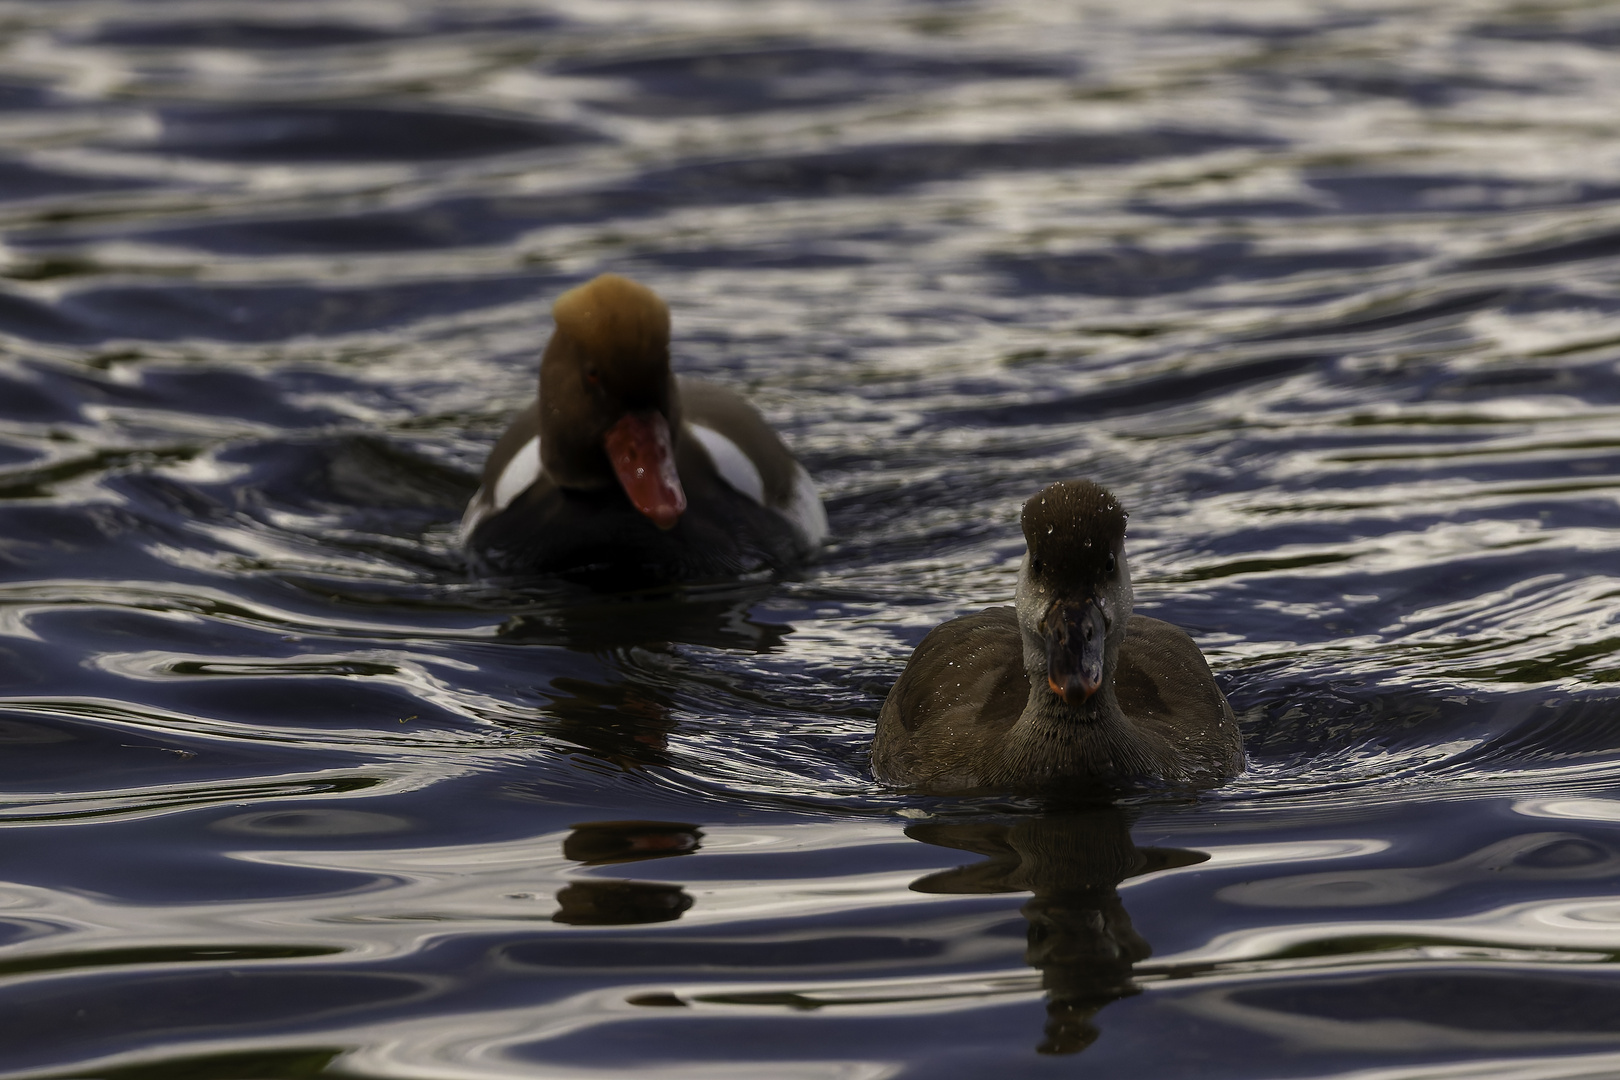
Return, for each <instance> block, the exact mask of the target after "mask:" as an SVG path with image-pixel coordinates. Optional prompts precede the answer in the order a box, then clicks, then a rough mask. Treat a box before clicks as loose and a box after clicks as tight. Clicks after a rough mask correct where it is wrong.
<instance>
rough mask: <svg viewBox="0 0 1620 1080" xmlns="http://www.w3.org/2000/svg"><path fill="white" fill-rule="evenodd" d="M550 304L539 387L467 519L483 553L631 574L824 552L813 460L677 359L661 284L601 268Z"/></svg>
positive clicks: (648, 576)
mask: <svg viewBox="0 0 1620 1080" xmlns="http://www.w3.org/2000/svg"><path fill="white" fill-rule="evenodd" d="M552 314H553V316H554V317H555V320H556V329H555V330H554V332H553V333H552V335H551V341H550V342H549V343H548V344H547V345H546V350H545V353H544V355H543V356H542V357H541V359H540V393H539V397H538V398H537V399H536V400H535V401H533V402H531V403H530V404H529V406H528V407H527V408H525V409H524V410H523V411H522V412H521V413H519V414H518V416H517V418H516V419H515V420H514V421H513V422H512V425H511V426H510V427H509V428H507V429H506V433H505V434H503V435H502V436H501V437H500V439H499V440H498V441H497V442H496V444H495V448H494V449H493V450H492V451H491V452H490V455H489V459H488V461H487V462H486V463H485V465H484V475H483V482H482V485H481V486H480V487H479V489H478V491H477V493H476V494H474V496H473V498H472V501H471V503H470V504H469V505H468V506H467V513H466V516H465V517H464V518H463V520H462V537H463V542H464V544H465V546H466V547H467V549H468V552H469V554H470V555H471V557H472V561H473V564H474V566H475V567H476V568H478V569H479V570H481V571H483V572H485V573H497V574H532V573H540V574H544V573H570V572H582V573H590V574H592V575H593V576H595V577H598V578H604V577H605V578H606V579H607V583H608V584H622V585H636V584H643V583H646V582H648V581H667V580H690V579H696V578H711V577H724V576H729V575H734V574H741V573H749V572H753V571H757V570H774V569H782V568H785V567H788V566H791V565H793V564H795V563H798V562H801V561H803V560H804V559H806V558H808V557H810V556H811V555H812V554H813V553H814V552H815V550H816V548H817V547H818V546H819V545H820V543H821V541H822V540H823V538H825V536H826V534H827V517H826V514H825V512H824V511H823V510H822V506H821V499H820V497H819V496H818V495H817V494H816V487H815V484H814V483H813V482H812V481H811V480H810V476H809V474H808V473H806V472H805V470H804V468H803V466H801V465H800V464H799V463H798V462H797V461H795V460H794V458H793V455H792V454H791V453H790V452H789V451H788V449H787V447H786V446H784V445H783V443H782V440H781V438H780V437H778V435H777V434H776V432H774V431H772V430H771V428H770V426H769V425H767V424H766V423H765V420H764V418H762V417H761V416H760V415H759V413H758V412H757V411H755V410H754V408H753V407H752V406H750V405H749V404H748V403H747V402H746V401H744V400H743V399H742V398H741V397H739V396H738V395H737V394H735V393H733V392H732V391H730V390H727V389H726V388H724V387H721V386H717V385H714V384H713V383H708V382H703V381H701V380H698V379H689V378H681V377H677V376H676V375H675V374H674V373H673V372H672V371H671V369H670V361H669V309H668V308H667V307H666V306H665V305H664V302H663V300H661V299H659V297H658V296H657V294H656V293H654V292H653V291H652V290H651V289H648V288H647V287H646V286H644V285H640V284H638V283H636V282H634V281H630V280H629V279H627V278H623V277H619V276H618V275H616V274H603V275H602V276H600V277H598V278H596V279H595V280H593V281H590V282H587V283H586V284H584V285H581V286H579V287H578V288H576V289H572V290H570V291H568V292H566V293H564V294H563V295H562V296H561V297H559V298H558V300H557V302H556V304H555V305H554V306H553V308H552Z"/></svg>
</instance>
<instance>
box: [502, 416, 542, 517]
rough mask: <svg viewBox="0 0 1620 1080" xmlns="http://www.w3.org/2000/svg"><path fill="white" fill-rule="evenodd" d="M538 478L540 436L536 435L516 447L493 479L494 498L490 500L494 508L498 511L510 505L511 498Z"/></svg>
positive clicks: (525, 489)
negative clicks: (496, 477)
mask: <svg viewBox="0 0 1620 1080" xmlns="http://www.w3.org/2000/svg"><path fill="white" fill-rule="evenodd" d="M538 479H540V436H538V435H536V436H535V437H534V438H532V439H530V440H529V441H528V442H526V443H524V444H523V445H522V446H521V447H519V448H518V452H517V453H515V454H513V455H512V460H511V461H508V462H507V463H506V468H504V469H502V470H501V475H500V478H499V479H498V480H496V481H495V498H494V499H493V500H492V501H493V503H494V509H495V511H496V512H497V513H498V512H500V511H502V510H505V509H506V508H507V507H508V506H510V505H511V503H512V500H513V499H515V498H517V497H518V496H519V495H521V494H523V493H524V492H525V491H527V490H528V489H529V485H530V484H532V483H534V482H535V481H536V480H538Z"/></svg>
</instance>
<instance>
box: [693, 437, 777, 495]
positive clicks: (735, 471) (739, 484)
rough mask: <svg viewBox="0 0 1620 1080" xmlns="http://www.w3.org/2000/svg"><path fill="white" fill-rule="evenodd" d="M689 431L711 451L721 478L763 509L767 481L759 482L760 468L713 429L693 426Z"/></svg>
mask: <svg viewBox="0 0 1620 1080" xmlns="http://www.w3.org/2000/svg"><path fill="white" fill-rule="evenodd" d="M689 430H690V431H691V432H692V434H693V435H696V436H697V441H698V442H700V443H702V444H703V449H705V450H707V451H708V452H709V460H710V461H712V462H714V467H715V470H716V471H717V472H719V474H720V479H722V480H724V481H725V482H726V483H728V484H730V485H731V486H732V487H734V488H736V489H737V490H738V491H740V492H742V493H743V494H744V495H746V496H748V497H749V498H750V499H753V500H754V501H755V502H757V503H759V504H760V505H761V506H764V505H765V481H764V480H762V479H760V475H759V469H758V468H756V467H755V466H754V463H753V461H752V460H750V459H749V457H748V455H747V454H745V453H743V452H742V448H741V447H739V446H738V445H737V444H736V443H734V442H732V441H731V440H730V439H728V438H726V437H725V436H724V435H722V434H720V433H719V432H718V431H715V430H713V429H712V428H706V427H701V426H699V425H697V424H691V425H689Z"/></svg>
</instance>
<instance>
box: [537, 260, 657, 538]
mask: <svg viewBox="0 0 1620 1080" xmlns="http://www.w3.org/2000/svg"><path fill="white" fill-rule="evenodd" d="M551 313H552V316H553V317H554V318H555V320H556V324H557V328H556V330H555V331H554V332H553V333H552V335H551V341H550V343H549V344H547V345H546V352H545V355H544V356H543V357H541V360H540V457H541V460H543V461H544V462H545V467H546V471H547V472H548V473H550V474H551V476H552V478H553V479H554V480H556V482H557V483H558V484H559V485H560V486H562V487H564V488H573V489H576V490H592V489H600V488H604V487H611V486H613V485H615V484H617V485H618V486H620V487H622V488H623V489H624V493H625V494H626V495H628V496H629V498H630V502H631V503H632V504H633V505H634V506H635V508H636V509H637V510H640V511H641V512H642V513H643V514H645V515H647V517H648V518H650V519H651V520H652V522H653V523H654V524H655V525H657V526H658V527H659V528H660V529H668V528H671V527H672V526H673V525H674V524H675V522H676V521H678V520H679V519H680V516H681V513H682V512H683V511H685V509H686V493H685V492H684V491H683V490H682V489H681V481H680V477H679V476H678V475H677V474H676V472H675V435H676V433H677V432H678V431H679V430H680V416H679V407H680V406H679V400H678V398H677V396H676V392H675V376H674V374H673V373H672V372H671V371H670V366H669V308H668V307H667V306H665V304H664V302H663V301H662V300H661V299H659V297H658V294H657V293H655V292H653V291H652V290H651V289H649V288H647V287H646V286H645V285H641V284H638V283H636V282H634V281H631V280H630V279H629V278H623V277H620V276H618V275H617V274H603V275H601V276H600V277H597V278H594V279H592V280H591V281H588V282H586V283H585V284H584V285H581V286H579V287H578V288H575V289H570V290H569V291H567V292H565V293H563V294H562V296H560V297H558V298H557V302H556V303H555V304H554V305H552V308H551Z"/></svg>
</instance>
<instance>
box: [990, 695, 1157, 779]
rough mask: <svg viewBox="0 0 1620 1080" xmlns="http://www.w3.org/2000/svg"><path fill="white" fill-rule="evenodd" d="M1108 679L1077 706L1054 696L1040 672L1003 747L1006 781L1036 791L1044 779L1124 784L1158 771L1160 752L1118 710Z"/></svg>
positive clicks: (1117, 702) (1152, 741) (1117, 701)
mask: <svg viewBox="0 0 1620 1080" xmlns="http://www.w3.org/2000/svg"><path fill="white" fill-rule="evenodd" d="M1110 667H1111V665H1110ZM1112 675H1113V672H1112V671H1111V670H1110V671H1108V672H1107V673H1106V674H1105V675H1104V677H1103V684H1102V686H1101V687H1099V688H1098V690H1097V692H1096V693H1095V694H1093V695H1091V697H1090V698H1088V699H1087V700H1086V701H1084V702H1082V703H1080V704H1078V705H1070V704H1068V703H1067V702H1065V701H1064V700H1063V699H1062V698H1060V697H1058V696H1057V695H1056V694H1054V693H1053V692H1052V691H1051V689H1050V688H1049V687H1048V686H1047V684H1046V675H1045V672H1044V671H1043V672H1041V673H1040V676H1039V677H1038V678H1032V679H1031V680H1030V688H1029V701H1028V702H1027V703H1026V704H1025V705H1024V711H1023V713H1022V714H1021V715H1020V716H1019V717H1018V720H1017V722H1016V723H1014V724H1013V726H1012V729H1011V730H1010V731H1008V732H1007V737H1006V741H1005V742H1004V743H1003V757H1002V767H1003V769H1005V770H1006V772H1007V773H1008V774H1009V778H1010V779H1012V780H1014V781H1015V782H1017V783H1019V784H1020V785H1023V786H1039V785H1040V783H1041V781H1042V780H1043V779H1045V778H1051V779H1053V780H1056V779H1058V778H1063V779H1069V778H1079V777H1086V776H1095V777H1097V778H1098V779H1100V780H1107V779H1128V778H1130V777H1133V776H1144V775H1149V774H1152V773H1154V772H1156V771H1157V769H1158V767H1159V766H1160V764H1161V762H1160V760H1159V759H1160V757H1161V755H1160V754H1158V753H1156V750H1158V747H1156V746H1155V745H1154V740H1153V739H1152V738H1151V737H1149V736H1147V735H1146V734H1145V733H1144V732H1142V730H1141V729H1139V728H1138V727H1137V726H1136V725H1135V724H1134V723H1132V722H1131V720H1130V719H1129V718H1128V717H1126V715H1125V713H1124V712H1123V711H1122V710H1121V709H1120V707H1119V699H1118V698H1117V697H1115V695H1114V686H1113V678H1112Z"/></svg>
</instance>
